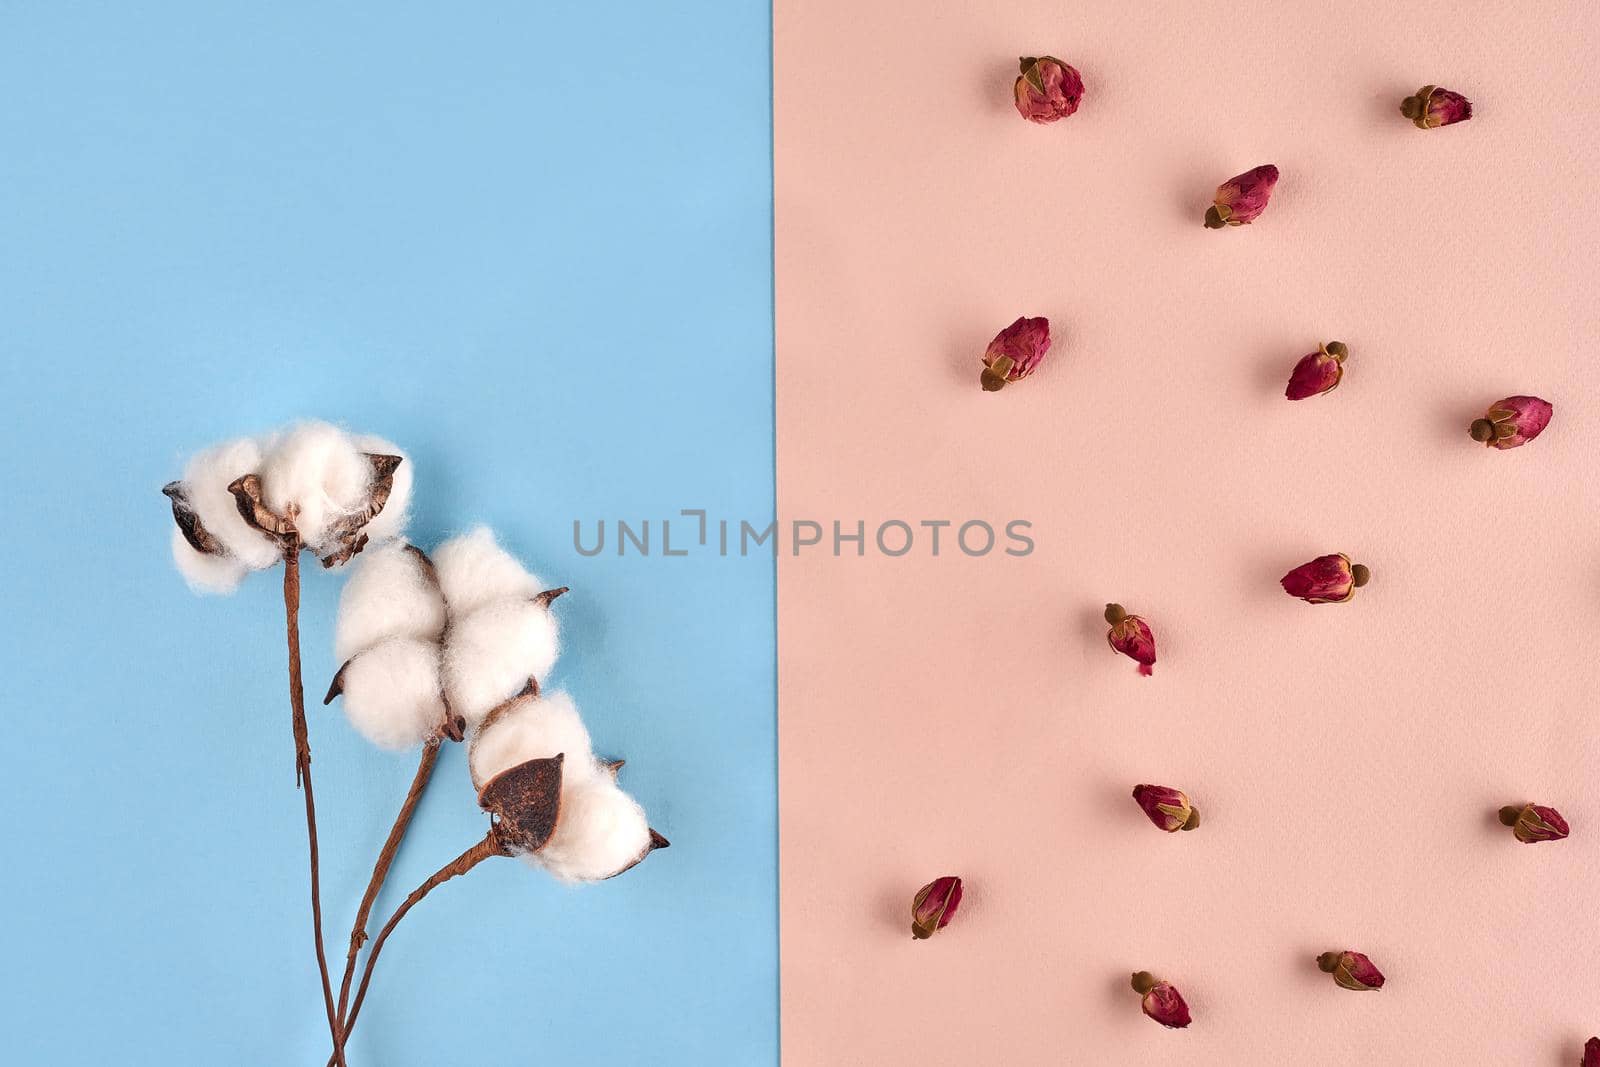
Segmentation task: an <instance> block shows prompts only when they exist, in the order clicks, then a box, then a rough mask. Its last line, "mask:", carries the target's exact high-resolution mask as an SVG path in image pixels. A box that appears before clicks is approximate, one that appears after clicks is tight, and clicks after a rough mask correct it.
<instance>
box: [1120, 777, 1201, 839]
mask: <svg viewBox="0 0 1600 1067" xmlns="http://www.w3.org/2000/svg"><path fill="white" fill-rule="evenodd" d="M1133 799H1134V800H1136V801H1138V803H1139V807H1141V808H1143V809H1144V813H1145V814H1146V815H1148V816H1149V817H1150V821H1151V822H1153V823H1155V824H1156V826H1157V827H1158V828H1160V829H1162V830H1165V831H1166V832H1167V833H1169V834H1174V833H1177V832H1178V831H1179V830H1193V829H1194V828H1195V827H1196V826H1199V825H1200V809H1199V808H1197V807H1195V806H1194V805H1193V804H1191V803H1189V796H1188V794H1186V793H1184V792H1183V791H1182V790H1181V789H1168V788H1167V787H1166V786H1164V785H1136V786H1134V787H1133Z"/></svg>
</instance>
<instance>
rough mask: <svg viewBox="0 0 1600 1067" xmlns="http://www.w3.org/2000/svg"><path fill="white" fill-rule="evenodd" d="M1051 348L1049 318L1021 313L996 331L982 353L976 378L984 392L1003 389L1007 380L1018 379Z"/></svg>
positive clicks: (1034, 366) (1028, 373)
mask: <svg viewBox="0 0 1600 1067" xmlns="http://www.w3.org/2000/svg"><path fill="white" fill-rule="evenodd" d="M1048 351H1050V320H1049V319H1046V318H1037V319H1030V318H1027V317H1026V316H1024V317H1023V318H1020V319H1018V320H1017V321H1016V322H1013V323H1012V324H1011V325H1010V326H1007V327H1006V328H1005V329H1003V330H1001V331H1000V332H999V333H997V334H995V338H994V340H993V341H990V342H989V347H988V348H987V349H985V350H984V353H983V373H982V374H981V375H980V376H979V379H978V380H979V381H981V382H982V383H983V389H984V392H988V393H992V392H994V391H995V390H996V389H1003V388H1005V385H1006V383H1007V382H1019V381H1021V380H1022V379H1024V378H1026V377H1027V376H1028V375H1030V374H1032V373H1033V372H1034V371H1036V370H1038V369H1039V364H1040V363H1043V362H1044V355H1045V353H1046V352H1048Z"/></svg>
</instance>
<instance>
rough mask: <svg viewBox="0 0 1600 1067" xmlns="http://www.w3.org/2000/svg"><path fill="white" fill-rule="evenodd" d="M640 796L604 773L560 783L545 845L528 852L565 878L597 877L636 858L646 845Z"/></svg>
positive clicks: (647, 830)
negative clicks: (557, 811) (552, 828)
mask: <svg viewBox="0 0 1600 1067" xmlns="http://www.w3.org/2000/svg"><path fill="white" fill-rule="evenodd" d="M650 843H651V842H650V824H649V823H648V822H647V821H646V818H645V814H644V809H643V808H641V807H640V806H639V802H638V801H637V800H634V799H633V798H632V797H631V796H629V795H628V794H627V793H624V792H623V791H622V789H621V787H619V786H618V785H617V784H616V782H614V781H612V780H611V776H610V775H608V774H593V775H587V776H584V777H579V778H575V779H573V780H571V781H570V782H569V781H568V780H565V779H563V781H562V786H561V815H560V817H559V818H558V819H557V820H556V829H555V832H554V833H553V834H551V835H550V840H549V841H548V842H546V843H545V846H544V848H542V849H540V850H539V851H538V852H536V853H534V854H533V855H532V856H531V857H530V858H531V859H532V860H534V861H535V862H536V863H538V864H539V865H540V866H541V867H543V868H544V869H545V870H547V871H549V872H550V873H551V874H553V875H555V876H556V877H557V878H559V879H561V880H562V881H564V882H597V881H599V880H601V879H602V878H610V877H611V876H612V875H614V874H617V873H619V872H620V871H622V870H624V869H625V868H627V867H630V866H632V865H633V864H634V863H636V862H637V861H638V860H639V859H640V857H642V856H643V855H644V854H645V852H646V851H647V850H648V849H649V848H650Z"/></svg>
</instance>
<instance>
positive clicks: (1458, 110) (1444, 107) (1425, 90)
mask: <svg viewBox="0 0 1600 1067" xmlns="http://www.w3.org/2000/svg"><path fill="white" fill-rule="evenodd" d="M1400 114H1402V115H1404V116H1405V117H1406V118H1408V119H1410V120H1411V121H1412V122H1414V123H1416V126H1417V129H1419V130H1431V129H1433V128H1434V127H1435V126H1448V125H1450V124H1451V123H1453V122H1465V121H1467V120H1468V119H1470V118H1471V117H1472V101H1471V100H1468V99H1467V98H1466V97H1464V96H1462V95H1461V94H1460V93H1453V92H1451V91H1450V90H1449V89H1441V88H1440V87H1439V86H1437V85H1424V86H1423V87H1422V88H1420V89H1418V90H1417V95H1415V96H1408V97H1406V98H1405V99H1404V100H1402V101H1401V102H1400Z"/></svg>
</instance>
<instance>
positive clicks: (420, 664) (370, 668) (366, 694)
mask: <svg viewBox="0 0 1600 1067" xmlns="http://www.w3.org/2000/svg"><path fill="white" fill-rule="evenodd" d="M340 682H341V684H342V686H343V694H344V695H343V697H342V703H343V704H344V713H345V716H346V717H347V718H349V720H350V725H352V726H354V727H355V728H356V729H357V730H358V731H360V733H361V735H362V736H363V737H365V738H366V739H367V740H368V741H371V742H372V743H373V744H375V745H377V746H378V747H379V748H388V749H403V748H409V747H411V746H412V745H417V744H420V743H421V742H423V741H425V740H427V738H428V736H429V735H430V734H432V733H433V731H434V728H435V727H437V726H438V725H439V724H440V723H442V722H443V721H444V700H443V698H442V697H441V696H440V695H439V650H438V647H437V646H435V645H433V644H431V643H429V642H427V641H418V640H416V639H415V638H412V637H391V638H390V639H389V640H387V641H384V642H383V643H381V644H379V645H376V646H374V647H372V648H369V649H368V650H367V651H365V652H363V653H361V654H360V655H359V656H357V657H356V658H355V659H353V660H351V661H350V662H349V664H347V665H346V666H345V668H344V670H343V675H342V677H341V679H340Z"/></svg>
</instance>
